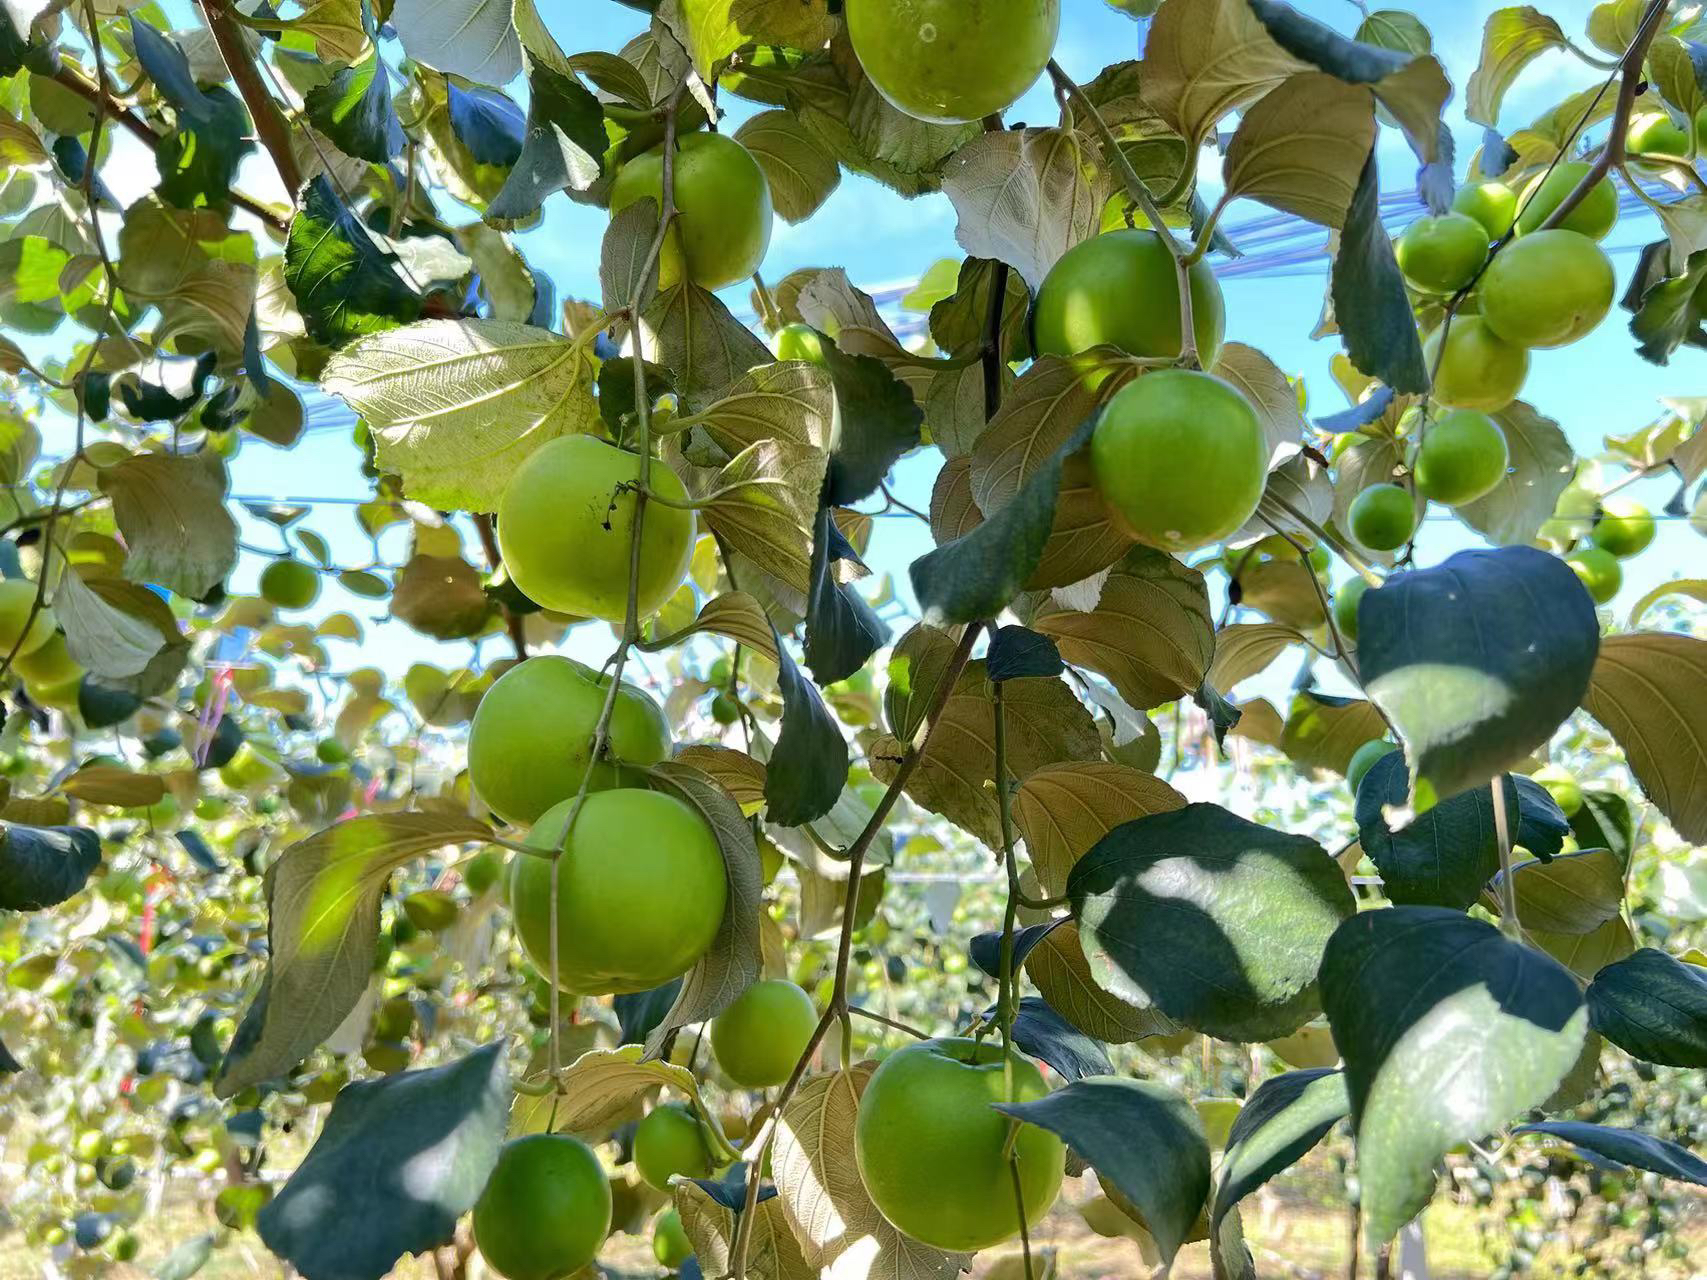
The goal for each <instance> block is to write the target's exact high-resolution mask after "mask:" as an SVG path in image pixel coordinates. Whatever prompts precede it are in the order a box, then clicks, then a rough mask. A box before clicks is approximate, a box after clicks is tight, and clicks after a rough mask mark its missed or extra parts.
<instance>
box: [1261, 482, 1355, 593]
mask: <svg viewBox="0 0 1707 1280" xmlns="http://www.w3.org/2000/svg"><path fill="white" fill-rule="evenodd" d="M1264 496H1265V497H1267V498H1272V499H1273V500H1274V505H1275V506H1277V507H1279V508H1280V509H1281V510H1282V511H1284V512H1285V513H1286V514H1287V515H1289V516H1291V517H1292V518H1293V519H1294V520H1296V521H1297V522H1298V523H1299V524H1301V525H1303V526H1304V527H1305V528H1306V529H1308V530H1309V531H1310V532H1311V533H1312V534H1314V535H1315V536H1316V538H1317V540H1318V541H1320V542H1322V543H1323V544H1325V545H1326V546H1327V547H1328V549H1329V550H1331V551H1333V552H1334V554H1335V555H1337V556H1339V558H1340V559H1341V560H1344V561H1345V562H1346V563H1347V564H1348V565H1350V566H1351V567H1352V568H1353V569H1355V570H1356V571H1357V573H1358V575H1359V576H1360V577H1362V579H1363V580H1364V581H1365V582H1367V583H1368V584H1369V585H1370V586H1372V587H1378V586H1380V585H1381V575H1380V574H1378V573H1376V572H1375V570H1374V568H1373V567H1372V566H1371V565H1370V563H1369V561H1367V560H1365V559H1364V558H1363V557H1362V556H1360V555H1358V554H1357V552H1355V551H1353V550H1352V549H1351V548H1350V547H1349V546H1347V545H1346V544H1345V543H1343V542H1341V541H1340V540H1339V539H1338V538H1336V537H1334V535H1333V534H1331V533H1329V532H1328V531H1327V530H1326V529H1324V528H1322V526H1321V525H1319V524H1317V523H1316V522H1315V521H1314V520H1312V519H1311V518H1310V517H1309V516H1307V515H1305V514H1304V513H1303V512H1302V511H1300V510H1299V509H1298V508H1297V507H1295V506H1293V505H1292V504H1291V503H1290V502H1288V501H1287V500H1286V499H1285V498H1283V497H1281V496H1280V495H1279V494H1278V493H1268V494H1265V495H1264Z"/></svg>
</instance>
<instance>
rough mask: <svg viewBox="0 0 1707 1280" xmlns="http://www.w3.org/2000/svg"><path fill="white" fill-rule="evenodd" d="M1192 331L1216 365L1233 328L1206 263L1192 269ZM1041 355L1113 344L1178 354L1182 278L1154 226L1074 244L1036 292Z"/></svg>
mask: <svg viewBox="0 0 1707 1280" xmlns="http://www.w3.org/2000/svg"><path fill="white" fill-rule="evenodd" d="M1189 279H1190V281H1191V315H1192V321H1191V323H1192V332H1193V334H1194V335H1195V337H1196V339H1197V356H1198V362H1199V363H1200V364H1202V365H1203V367H1204V368H1206V369H1207V368H1210V367H1212V366H1213V365H1214V364H1215V358H1216V357H1217V356H1218V355H1219V354H1220V352H1221V339H1222V335H1223V334H1224V333H1225V331H1226V323H1227V321H1226V314H1225V311H1224V310H1223V307H1222V303H1221V285H1220V283H1219V282H1218V281H1217V280H1216V279H1215V272H1214V271H1213V270H1212V269H1211V268H1210V266H1209V264H1208V263H1207V262H1204V261H1201V260H1199V261H1198V262H1196V263H1194V264H1193V265H1192V267H1191V272H1190V276H1189ZM1033 323H1034V331H1035V334H1036V340H1037V352H1038V354H1039V355H1056V356H1074V355H1078V354H1079V352H1081V351H1086V350H1089V349H1090V348H1091V347H1095V346H1100V345H1102V344H1105V343H1106V344H1108V345H1110V346H1113V347H1118V348H1119V349H1120V350H1121V351H1124V352H1126V354H1127V355H1132V356H1149V357H1155V358H1158V359H1169V360H1171V359H1173V358H1174V357H1176V356H1178V355H1179V349H1180V327H1179V277H1178V275H1177V274H1176V273H1175V268H1174V259H1173V254H1171V253H1170V252H1169V251H1168V247H1167V245H1165V244H1163V243H1162V240H1161V237H1159V236H1158V235H1156V233H1155V232H1154V231H1135V230H1131V229H1124V230H1120V231H1106V232H1104V233H1103V234H1102V235H1099V236H1092V237H1091V238H1090V239H1089V240H1084V241H1081V242H1080V243H1078V244H1076V245H1074V246H1073V247H1072V248H1071V249H1069V250H1067V252H1066V253H1064V254H1062V255H1061V258H1060V260H1059V261H1058V262H1056V264H1055V265H1054V266H1053V267H1051V268H1050V269H1049V274H1048V275H1047V276H1046V277H1044V280H1043V287H1042V288H1041V289H1039V290H1038V291H1037V307H1036V310H1035V313H1034V319H1033Z"/></svg>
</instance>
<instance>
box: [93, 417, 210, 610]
mask: <svg viewBox="0 0 1707 1280" xmlns="http://www.w3.org/2000/svg"><path fill="white" fill-rule="evenodd" d="M99 483H100V486H101V492H102V493H104V494H106V495H107V496H108V497H110V498H111V499H112V500H113V518H114V520H115V521H116V522H117V524H118V529H119V533H120V534H121V535H122V536H123V538H124V542H125V547H126V549H127V551H128V555H127V556H126V557H125V565H124V572H125V576H126V577H127V578H129V579H131V581H133V582H153V583H158V584H159V585H160V586H163V587H166V588H167V589H169V590H172V591H176V592H178V593H179V594H180V595H185V596H189V597H190V598H191V599H192V600H200V599H201V598H202V597H204V596H206V595H207V594H208V592H210V591H212V590H213V588H215V587H216V586H219V585H220V584H221V583H223V582H224V581H225V579H226V577H227V575H229V574H230V572H231V570H232V569H233V568H234V567H235V566H236V564H237V522H236V521H235V520H233V519H232V518H231V513H230V512H229V511H227V510H226V508H225V491H226V487H227V484H226V476H225V462H224V460H223V459H222V458H220V456H219V455H218V454H217V453H214V452H213V451H212V450H203V451H202V452H200V453H192V454H171V453H137V454H132V455H131V456H130V457H128V458H126V459H125V460H124V461H123V462H121V463H119V464H118V465H117V466H112V467H104V468H102V469H101V472H100V479H99Z"/></svg>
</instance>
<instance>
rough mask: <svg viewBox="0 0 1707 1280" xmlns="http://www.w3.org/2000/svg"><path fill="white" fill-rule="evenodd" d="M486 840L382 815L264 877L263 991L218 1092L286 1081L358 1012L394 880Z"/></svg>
mask: <svg viewBox="0 0 1707 1280" xmlns="http://www.w3.org/2000/svg"><path fill="white" fill-rule="evenodd" d="M490 835H491V830H490V829H489V828H488V827H486V826H485V825H484V824H483V823H479V822H476V821H475V820H474V819H472V818H469V817H466V816H458V815H456V814H453V813H446V812H439V813H382V814H369V815H367V816H365V817H360V818H351V819H350V820H348V821H347V822H340V823H338V824H336V825H334V826H330V827H327V828H326V829H325V830H324V831H319V832H316V833H315V834H314V835H311V836H309V837H308V838H307V839H306V840H302V841H299V842H298V843H296V844H294V845H292V846H291V847H290V848H288V849H286V850H285V851H284V852H283V853H281V854H280V855H279V858H278V861H277V862H275V863H273V865H272V866H271V867H270V868H268V870H267V907H268V915H267V939H268V943H269V946H270V958H269V960H268V968H267V978H266V984H265V986H264V987H263V988H262V990H261V991H260V992H259V993H258V994H257V996H256V998H255V1000H254V1003H253V1004H251V1005H250V1007H249V1010H248V1012H247V1013H245V1014H244V1016H243V1023H242V1025H240V1026H239V1027H238V1029H237V1034H236V1035H235V1036H234V1037H233V1039H232V1043H231V1048H230V1049H229V1050H228V1051H227V1054H226V1059H225V1065H224V1067H223V1069H222V1070H221V1072H220V1076H219V1081H218V1084H217V1086H216V1092H218V1094H219V1095H220V1096H221V1097H224V1098H229V1097H231V1096H232V1095H233V1094H235V1093H236V1092H238V1091H239V1090H241V1089H243V1088H245V1087H246V1086H248V1085H252V1084H258V1083H260V1082H261V1081H263V1080H268V1079H271V1078H273V1077H274V1076H279V1075H283V1074H284V1073H285V1072H287V1071H289V1070H290V1069H291V1068H292V1067H294V1066H296V1064H297V1063H298V1062H300V1061H301V1060H302V1059H303V1058H304V1057H306V1056H307V1055H308V1054H309V1053H311V1052H313V1050H314V1049H315V1048H316V1047H317V1046H318V1045H319V1044H320V1043H321V1041H323V1040H324V1039H325V1038H326V1037H327V1036H329V1035H331V1034H332V1032H333V1031H335V1030H337V1028H338V1025H339V1023H341V1022H343V1020H344V1018H345V1017H346V1016H347V1015H348V1014H349V1012H350V1010H351V1009H353V1008H355V1005H356V1001H357V1000H358V999H359V998H360V997H361V994H362V992H363V991H365V990H366V989H367V984H368V977H369V975H371V974H372V972H373V955H374V943H375V939H377V938H378V936H379V900H380V896H381V895H382V894H383V893H384V891H385V885H386V881H387V880H389V879H390V878H391V873H392V872H393V871H395V870H397V868H398V867H400V866H402V865H403V864H404V863H406V862H409V861H411V860H413V859H415V858H419V857H422V856H424V855H425V854H429V853H431V852H433V851H434V850H435V849H442V848H444V847H445V846H447V845H456V844H468V843H473V842H477V841H483V840H485V839H487V838H488V837H489V836H490Z"/></svg>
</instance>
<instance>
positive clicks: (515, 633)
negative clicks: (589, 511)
mask: <svg viewBox="0 0 1707 1280" xmlns="http://www.w3.org/2000/svg"><path fill="white" fill-rule="evenodd" d="M410 172H411V173H413V172H414V171H413V170H412V169H411V170H410ZM474 527H475V529H476V530H477V531H478V532H479V534H480V545H481V546H482V547H484V548H485V549H486V567H487V568H488V569H490V570H491V571H492V572H493V573H496V572H498V570H499V569H501V568H503V566H504V553H503V552H502V551H500V550H499V549H498V535H497V534H496V533H495V532H494V531H493V529H492V517H491V515H490V514H488V513H487V512H484V511H478V512H476V513H475V515H474ZM504 625H505V626H506V627H507V628H508V629H509V632H510V643H511V644H513V645H514V646H515V648H516V657H517V658H518V659H521V658H525V657H527V656H528V641H527V635H526V634H525V633H524V632H523V630H522V620H521V616H520V615H519V614H516V613H514V612H512V611H511V610H510V608H509V606H508V605H506V606H504Z"/></svg>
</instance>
